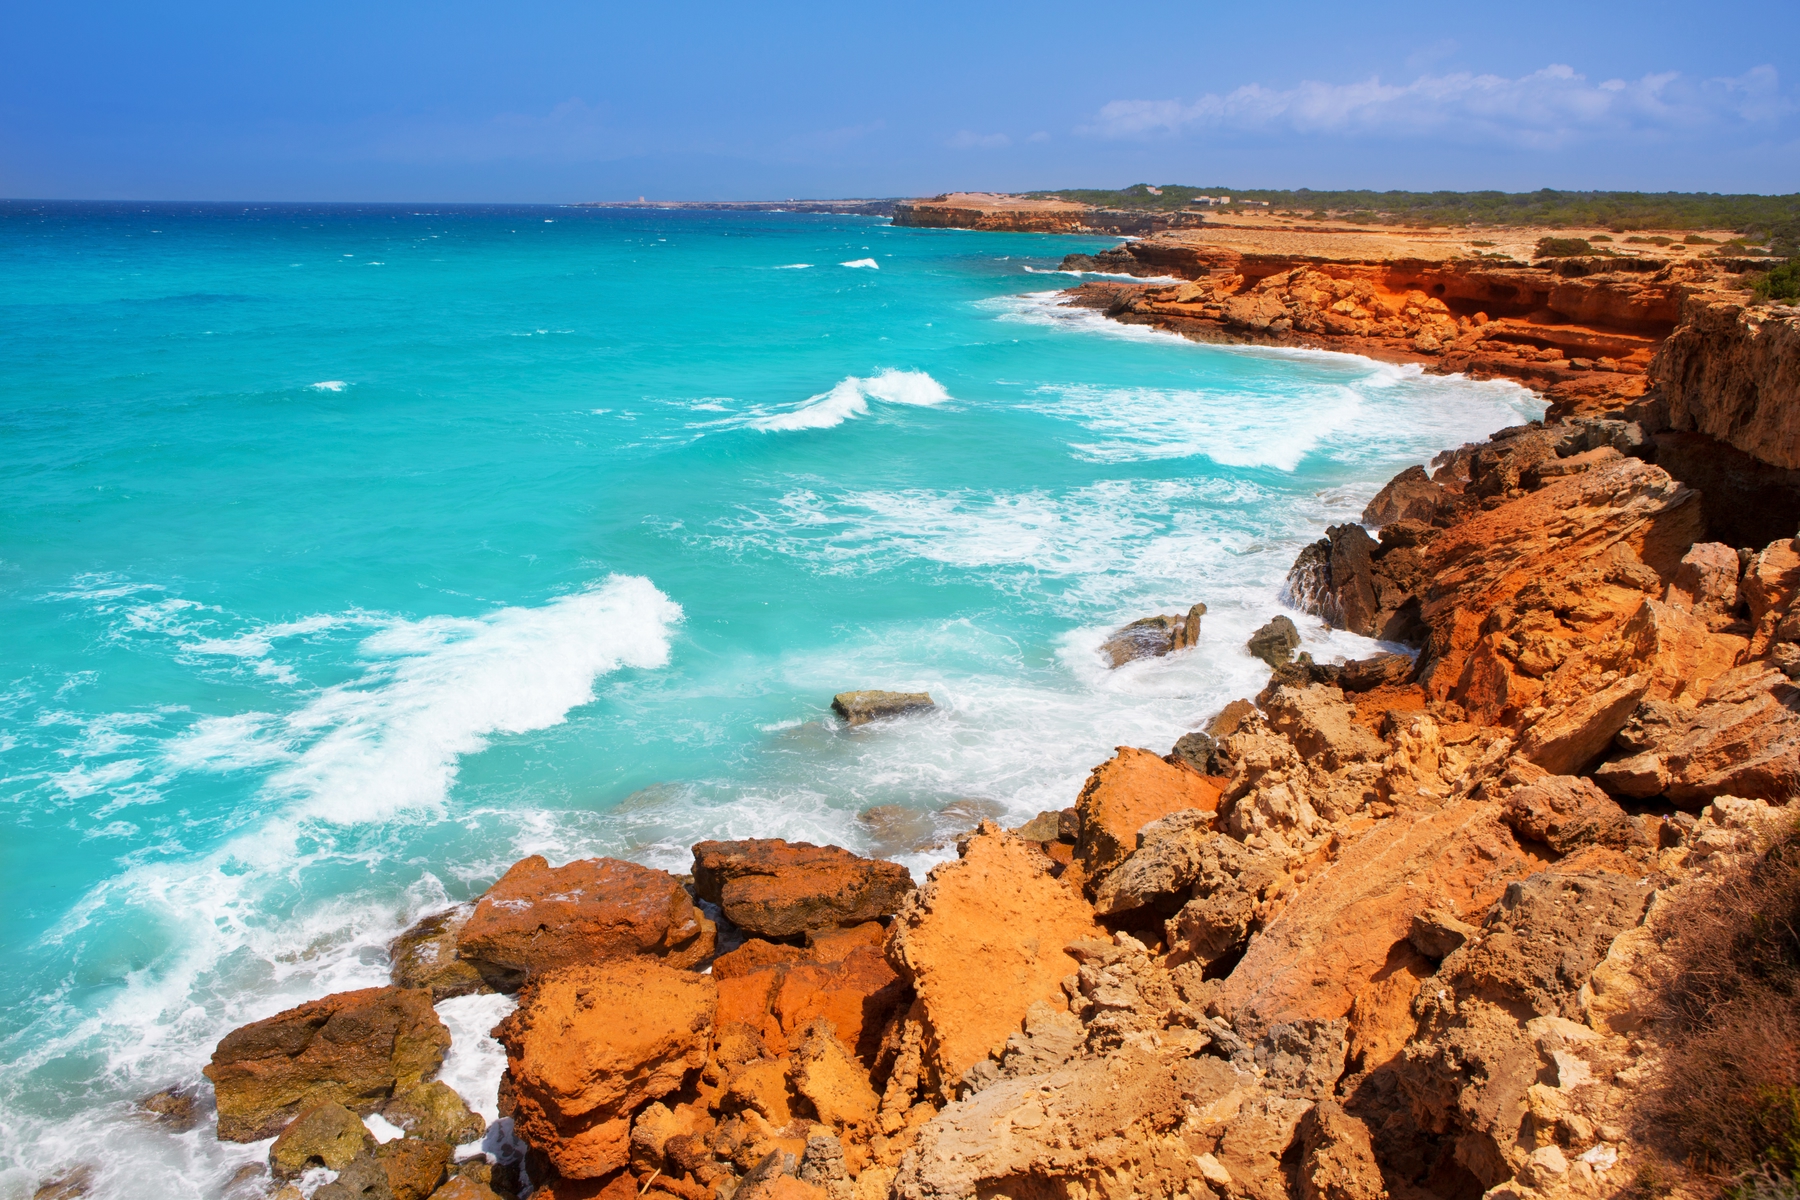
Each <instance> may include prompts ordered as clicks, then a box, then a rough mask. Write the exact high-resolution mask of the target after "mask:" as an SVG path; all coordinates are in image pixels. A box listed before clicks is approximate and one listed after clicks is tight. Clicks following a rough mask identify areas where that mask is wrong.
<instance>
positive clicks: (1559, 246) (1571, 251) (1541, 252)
mask: <svg viewBox="0 0 1800 1200" xmlns="http://www.w3.org/2000/svg"><path fill="white" fill-rule="evenodd" d="M1606 240H1607V241H1609V242H1610V241H1612V239H1611V238H1607V239H1606ZM1611 253H1613V252H1612V251H1611V250H1608V249H1607V248H1606V247H1604V246H1595V245H1593V244H1591V243H1590V242H1589V241H1588V240H1587V239H1586V238H1559V237H1547V238H1539V239H1538V244H1537V252H1536V253H1535V255H1534V256H1533V257H1536V258H1584V257H1586V256H1587V255H1590V254H1611Z"/></svg>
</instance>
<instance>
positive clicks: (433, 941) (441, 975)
mask: <svg viewBox="0 0 1800 1200" xmlns="http://www.w3.org/2000/svg"><path fill="white" fill-rule="evenodd" d="M474 911H475V906H474V905H473V904H459V905H457V906H456V907H455V908H449V909H445V910H444V911H443V912H440V913H433V914H432V915H431V916H429V917H425V918H423V919H422V920H420V921H419V922H418V923H416V924H415V925H413V927H412V928H410V929H408V930H407V931H406V932H405V933H402V934H401V935H400V936H399V937H397V938H395V939H394V940H393V941H392V942H389V943H388V957H389V958H390V959H392V960H393V964H394V965H393V967H392V969H391V970H390V972H389V978H390V979H391V980H392V982H393V984H394V986H395V987H422V988H430V989H431V1002H432V1003H433V1004H436V1003H437V1002H438V1001H439V1000H448V999H450V998H451V997H452V996H467V995H470V994H472V993H475V992H491V991H493V990H494V989H493V988H492V987H490V986H488V984H487V982H486V981H484V980H483V979H482V977H481V972H480V971H478V970H476V969H475V966H474V964H473V963H468V962H464V961H463V960H462V959H460V958H458V957H457V956H456V945H457V939H458V938H459V937H460V936H461V935H462V929H463V926H464V925H466V924H468V921H469V916H470V914H471V913H473V912H474Z"/></svg>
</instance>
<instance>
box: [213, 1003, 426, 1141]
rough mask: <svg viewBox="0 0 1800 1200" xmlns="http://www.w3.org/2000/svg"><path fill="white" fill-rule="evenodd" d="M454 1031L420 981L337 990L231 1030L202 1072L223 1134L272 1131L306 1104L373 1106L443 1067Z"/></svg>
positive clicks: (253, 1137)
mask: <svg viewBox="0 0 1800 1200" xmlns="http://www.w3.org/2000/svg"><path fill="white" fill-rule="evenodd" d="M449 1049H450V1031H449V1030H448V1029H446V1028H445V1027H444V1023H443V1022H442V1021H440V1020H438V1016H437V1013H435V1012H434V1011H432V1008H431V994H430V993H429V992H427V991H425V990H424V989H422V988H397V987H380V988H363V989H361V990H360V991H354V992H339V993H337V994H336V995H332V996H326V997H325V998H324V999H322V1000H314V1001H312V1002H310V1003H307V1004H302V1005H300V1006H299V1007H298V1008H290V1009H288V1010H287V1011H286V1012H281V1013H277V1014H275V1015H274V1016H272V1017H267V1018H264V1019H263V1020H261V1021H255V1022H252V1023H251V1024H249V1025H244V1026H241V1027H240V1028H237V1029H234V1030H232V1031H231V1032H230V1033H228V1034H226V1035H225V1037H224V1038H223V1039H221V1040H220V1042H219V1045H218V1048H217V1049H215V1050H214V1051H213V1055H212V1062H211V1064H210V1065H208V1066H207V1067H206V1069H205V1071H204V1072H203V1073H204V1074H205V1076H206V1077H207V1078H208V1079H210V1080H212V1083H213V1091H214V1093H215V1095H216V1096H217V1098H218V1105H219V1137H220V1139H221V1140H223V1141H231V1142H254V1141H258V1140H260V1139H262V1138H266V1137H273V1136H274V1135H275V1134H277V1133H279V1132H281V1129H282V1127H283V1126H285V1125H286V1124H287V1123H288V1122H289V1121H291V1120H293V1119H294V1117H295V1116H297V1115H298V1114H299V1113H300V1112H301V1111H302V1110H303V1109H308V1108H312V1107H313V1106H314V1105H319V1104H326V1103H330V1102H333V1101H335V1102H336V1103H339V1104H342V1105H344V1106H345V1107H346V1108H349V1109H351V1110H353V1111H355V1112H358V1113H363V1114H365V1115H366V1114H368V1113H372V1112H374V1111H375V1110H376V1109H377V1108H379V1107H381V1105H382V1104H383V1103H384V1102H385V1101H387V1100H388V1099H389V1098H391V1097H392V1096H393V1095H394V1094H395V1093H397V1092H405V1091H410V1090H411V1089H413V1088H415V1087H417V1086H418V1085H419V1084H420V1083H422V1082H424V1081H425V1080H426V1079H428V1078H430V1077H431V1076H432V1075H435V1074H436V1073H437V1069H438V1067H439V1066H441V1065H442V1064H443V1061H444V1054H445V1052H446V1051H448V1050H449Z"/></svg>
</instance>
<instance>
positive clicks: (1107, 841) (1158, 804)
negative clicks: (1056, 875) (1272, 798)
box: [1075, 746, 1220, 880]
mask: <svg viewBox="0 0 1800 1200" xmlns="http://www.w3.org/2000/svg"><path fill="white" fill-rule="evenodd" d="M1219 794H1220V792H1219V788H1218V786H1217V785H1216V784H1214V783H1212V782H1210V781H1208V780H1207V779H1205V778H1202V777H1201V776H1198V775H1196V774H1195V773H1194V772H1192V771H1189V770H1185V769H1184V768H1181V767H1177V766H1173V765H1171V764H1170V763H1168V762H1166V761H1165V760H1163V759H1162V758H1160V757H1158V756H1157V755H1155V754H1152V753H1151V752H1150V751H1148V750H1139V749H1137V748H1135V747H1132V746H1120V747H1119V748H1118V750H1117V751H1116V752H1115V754H1114V756H1113V757H1112V758H1111V759H1109V760H1107V761H1106V762H1104V763H1101V764H1100V765H1099V766H1097V767H1095V768H1094V770H1093V772H1092V773H1091V774H1090V775H1089V776H1088V779H1087V783H1086V784H1084V785H1083V787H1082V789H1081V795H1080V796H1079V797H1077V798H1076V800H1075V811H1076V812H1077V813H1079V814H1080V818H1081V836H1080V837H1079V838H1078V839H1077V840H1076V843H1075V858H1076V860H1077V861H1079V862H1080V863H1081V864H1082V868H1083V870H1084V871H1085V872H1086V876H1087V878H1088V879H1089V880H1096V879H1098V878H1100V877H1101V876H1103V875H1105V874H1106V872H1108V871H1110V870H1112V869H1113V868H1114V867H1116V866H1118V865H1119V864H1120V863H1121V862H1124V861H1125V859H1126V858H1127V857H1128V856H1129V855H1130V854H1131V853H1132V852H1133V851H1134V850H1136V849H1137V835H1138V830H1140V829H1142V828H1143V827H1144V826H1146V825H1148V824H1149V823H1150V822H1152V821H1154V820H1156V819H1157V818H1159V817H1165V816H1167V815H1169V814H1170V813H1172V812H1178V811H1180V810H1182V809H1190V808H1191V809H1201V810H1204V811H1206V812H1212V811H1214V810H1216V809H1217V808H1218V806H1219Z"/></svg>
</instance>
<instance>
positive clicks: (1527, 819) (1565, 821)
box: [1501, 775, 1648, 854]
mask: <svg viewBox="0 0 1800 1200" xmlns="http://www.w3.org/2000/svg"><path fill="white" fill-rule="evenodd" d="M1501 820H1503V821H1505V822H1506V823H1507V825H1509V826H1511V827H1512V830H1513V832H1514V833H1516V834H1518V835H1519V836H1520V837H1522V838H1530V839H1531V840H1532V841H1534V842H1542V843H1544V844H1545V845H1546V846H1549V847H1550V848H1551V849H1552V850H1554V851H1556V852H1557V853H1558V854H1568V853H1569V852H1571V851H1573V850H1576V849H1579V848H1580V847H1582V846H1610V847H1612V848H1613V849H1615V850H1629V849H1632V848H1634V847H1642V848H1648V843H1647V842H1646V841H1645V839H1644V836H1643V834H1641V833H1639V832H1638V829H1637V826H1635V825H1633V824H1632V823H1631V818H1630V817H1629V816H1627V815H1626V814H1625V810H1624V809H1622V808H1620V807H1619V806H1618V804H1617V803H1616V802H1615V801H1614V800H1613V799H1612V797H1610V796H1608V795H1607V794H1606V793H1605V792H1603V791H1601V790H1600V789H1599V788H1597V787H1595V786H1594V785H1593V783H1592V782H1591V781H1589V780H1586V779H1580V778H1577V777H1575V776H1573V775H1549V776H1546V777H1544V778H1542V779H1539V780H1536V781H1534V782H1531V783H1528V784H1525V785H1524V786H1523V787H1516V788H1514V789H1513V790H1512V794H1511V795H1509V796H1508V797H1507V798H1506V807H1505V809H1504V810H1502V812H1501Z"/></svg>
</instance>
